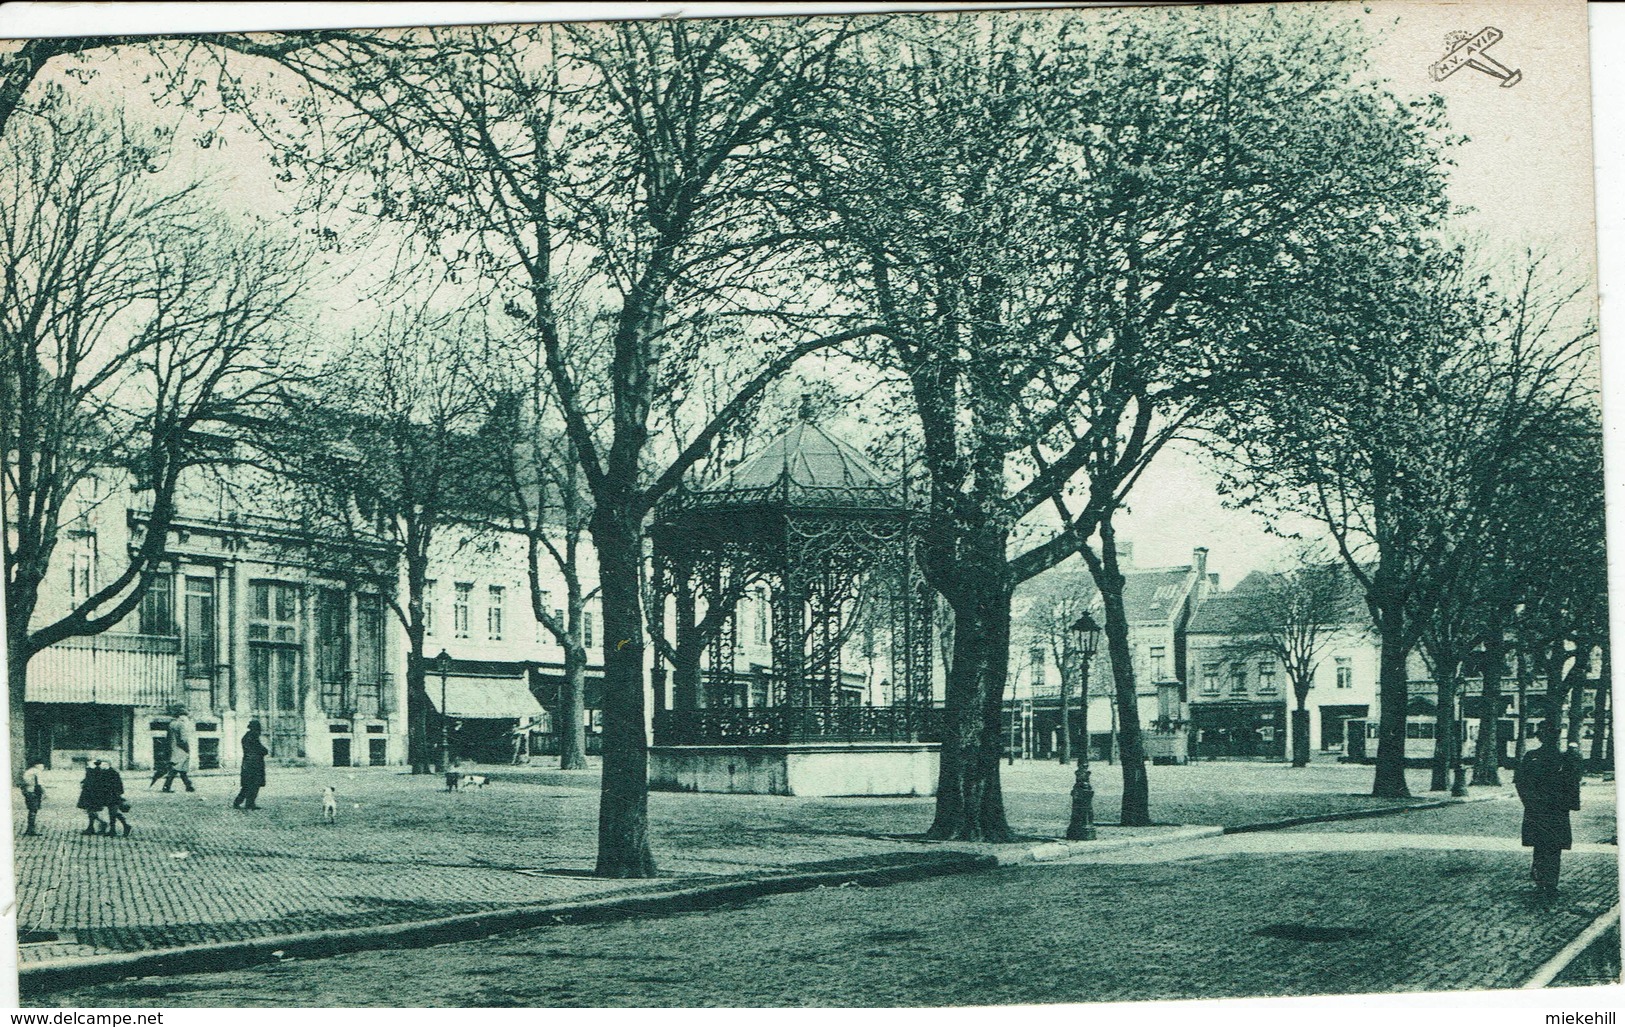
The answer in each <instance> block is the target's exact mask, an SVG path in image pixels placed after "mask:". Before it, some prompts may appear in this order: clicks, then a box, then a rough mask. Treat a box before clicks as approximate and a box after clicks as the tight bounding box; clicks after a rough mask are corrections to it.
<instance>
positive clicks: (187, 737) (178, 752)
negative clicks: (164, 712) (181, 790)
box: [148, 709, 197, 792]
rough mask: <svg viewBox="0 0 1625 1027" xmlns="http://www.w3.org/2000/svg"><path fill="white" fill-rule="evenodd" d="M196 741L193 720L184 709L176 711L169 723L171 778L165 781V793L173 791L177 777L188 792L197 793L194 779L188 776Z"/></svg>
mask: <svg viewBox="0 0 1625 1027" xmlns="http://www.w3.org/2000/svg"><path fill="white" fill-rule="evenodd" d="M196 739H197V735H196V733H195V732H194V731H193V730H192V718H191V717H190V716H188V715H187V713H186V711H185V710H184V709H176V710H175V711H174V716H173V717H172V718H171V719H170V721H169V776H168V777H166V778H165V779H164V791H166V792H167V791H169V790H170V789H171V787H172V786H173V785H174V784H175V778H176V777H179V778H180V779H181V783H182V784H184V785H185V786H186V790H187V791H189V792H195V791H197V789H196V788H193V787H192V779H191V778H190V777H188V776H187V774H188V773H189V772H190V771H191V769H192V743H193V742H194V741H196ZM148 787H151V786H150V785H149V786H148Z"/></svg>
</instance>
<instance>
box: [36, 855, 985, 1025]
mask: <svg viewBox="0 0 1625 1027" xmlns="http://www.w3.org/2000/svg"><path fill="white" fill-rule="evenodd" d="M907 856H908V858H906V859H902V860H899V859H897V858H896V857H892V858H891V859H890V861H889V862H885V863H880V864H879V865H870V866H847V867H839V868H837V867H834V866H833V865H832V863H850V862H851V861H849V860H836V861H832V863H824V864H819V863H810V864H805V865H804V868H803V869H801V870H799V871H796V870H792V871H788V872H783V873H769V874H763V875H760V876H753V877H730V878H725V879H722V880H719V881H714V882H706V883H701V884H692V883H691V884H686V885H681V886H677V887H673V888H669V889H666V890H663V891H656V890H650V891H633V892H620V893H615V894H610V895H606V896H602V897H600V898H596V899H578V900H573V901H568V902H553V903H544V904H538V905H527V906H511V907H508V908H506V909H497V910H490V911H486V912H480V913H459V914H456V915H453V916H446V917H437V918H435V919H432V920H419V921H408V922H403V923H396V924H383V925H377V926H371V927H351V928H336V929H333V930H327V931H308V932H303V933H299V934H284V935H273V936H271V937H266V938H255V939H250V940H247V941H236V942H213V943H208V944H202V945H183V946H177V947H175V948H168V949H156V950H152V951H148V952H121V953H110V954H107V955H97V956H75V957H70V958H66V959H53V960H42V961H40V962H38V963H34V964H32V965H30V966H24V967H19V968H18V972H17V978H18V987H19V990H20V991H21V993H22V994H23V995H24V996H28V995H30V994H34V995H37V994H39V993H42V992H49V991H52V990H55V989H60V988H65V987H71V986H79V985H86V984H98V983H102V982H105V981H113V980H118V979H120V978H124V977H151V976H162V975H173V974H186V973H210V972H215V971H220V970H235V969H240V968H242V967H247V966H252V965H254V964H257V963H268V962H276V961H278V960H281V959H296V958H304V959H309V958H316V957H321V956H332V955H337V954H339V953H342V952H357V951H361V950H364V949H380V948H422V947H425V946H429V945H441V944H445V943H447V942H453V941H467V940H471V939H474V938H483V937H487V936H489V935H493V934H501V933H504V932H508V931H516V930H522V929H524V928H528V927H542V926H547V925H550V924H555V923H559V922H561V921H564V920H569V921H571V922H574V923H584V922H598V921H604V920H616V919H624V918H626V917H632V916H638V915H642V914H650V913H656V914H659V913H683V912H690V911H693V910H698V909H706V908H710V907H713V906H719V905H724V904H726V903H729V902H742V901H746V900H750V899H756V898H761V897H763V896H767V895H778V894H783V893H786V892H797V891H809V890H811V889H813V888H817V887H821V886H822V887H840V886H843V885H850V884H859V885H887V884H897V883H900V882H904V881H913V880H920V879H923V878H928V877H938V876H943V875H946V874H959V873H970V872H973V871H979V870H989V869H992V868H994V867H995V866H997V860H995V859H994V858H993V857H992V856H982V855H977V854H974V853H967V852H944V853H940V854H936V853H933V854H929V855H916V854H907ZM866 862H869V861H866ZM820 866H822V867H824V869H813V868H816V867H820Z"/></svg>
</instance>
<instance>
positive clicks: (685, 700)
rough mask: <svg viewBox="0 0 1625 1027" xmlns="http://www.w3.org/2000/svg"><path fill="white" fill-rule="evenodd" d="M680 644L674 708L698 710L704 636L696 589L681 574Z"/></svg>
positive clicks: (678, 601)
mask: <svg viewBox="0 0 1625 1027" xmlns="http://www.w3.org/2000/svg"><path fill="white" fill-rule="evenodd" d="M675 605H676V613H677V646H676V657H677V658H676V660H675V661H674V662H673V664H672V708H673V709H678V710H697V709H699V708H700V706H701V704H702V698H703V692H702V690H701V688H700V650H701V649H702V648H704V646H703V645H702V642H701V639H700V629H699V620H698V614H697V612H696V609H695V602H694V590H693V589H692V588H690V587H689V579H688V578H687V577H684V578H680V579H679V581H678V589H677V595H676V604H675Z"/></svg>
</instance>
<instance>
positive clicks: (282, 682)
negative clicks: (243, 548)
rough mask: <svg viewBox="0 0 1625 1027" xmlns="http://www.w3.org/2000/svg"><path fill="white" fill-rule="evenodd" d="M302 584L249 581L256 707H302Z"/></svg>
mask: <svg viewBox="0 0 1625 1027" xmlns="http://www.w3.org/2000/svg"><path fill="white" fill-rule="evenodd" d="M299 643H300V638H299V586H297V585H288V584H283V583H282V582H279V581H253V582H250V583H249V601H248V680H249V685H250V687H251V688H252V689H253V693H254V708H255V709H256V710H267V711H269V710H283V711H287V712H293V711H296V710H298V709H299Z"/></svg>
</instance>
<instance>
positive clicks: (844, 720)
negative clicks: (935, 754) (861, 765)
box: [654, 706, 942, 745]
mask: <svg viewBox="0 0 1625 1027" xmlns="http://www.w3.org/2000/svg"><path fill="white" fill-rule="evenodd" d="M654 728H655V731H654V736H655V738H654V740H655V744H656V745H790V744H794V743H798V742H939V741H941V740H942V711H941V710H940V709H938V708H936V707H934V706H765V707H759V708H756V709H749V710H740V709H705V710H657V711H655V723H654Z"/></svg>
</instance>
